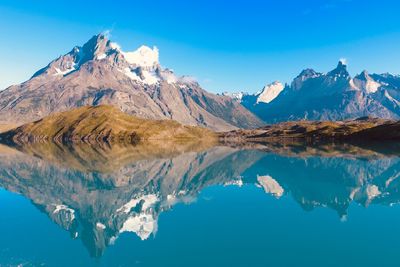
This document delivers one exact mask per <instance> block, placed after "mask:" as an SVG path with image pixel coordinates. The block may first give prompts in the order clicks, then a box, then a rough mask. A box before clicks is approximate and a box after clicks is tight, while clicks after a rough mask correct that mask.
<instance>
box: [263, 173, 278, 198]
mask: <svg viewBox="0 0 400 267" xmlns="http://www.w3.org/2000/svg"><path fill="white" fill-rule="evenodd" d="M257 182H258V183H259V185H260V186H261V187H262V188H263V189H264V191H265V193H268V194H271V195H273V196H275V197H276V198H280V197H281V196H283V193H284V192H285V190H284V189H283V188H282V186H281V185H280V184H279V183H278V182H277V181H276V180H275V179H274V178H272V177H271V176H269V175H265V176H257Z"/></svg>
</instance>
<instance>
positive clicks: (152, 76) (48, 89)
mask: <svg viewBox="0 0 400 267" xmlns="http://www.w3.org/2000/svg"><path fill="white" fill-rule="evenodd" d="M98 105H111V106H115V107H117V108H119V109H120V110H121V111H123V112H125V113H128V114H131V115H135V116H137V117H140V118H144V119H153V120H154V119H155V120H159V119H161V120H168V119H169V120H175V121H177V122H179V123H181V124H184V125H191V126H203V127H207V128H209V129H212V130H215V131H230V130H236V129H237V128H245V129H253V128H258V127H261V126H263V125H265V124H266V123H278V122H284V121H296V120H333V121H337V120H346V119H355V118H360V117H365V116H369V117H378V118H384V119H399V118H400V76H398V75H393V74H389V73H384V74H369V73H368V72H367V71H363V72H362V73H361V74H358V75H356V76H355V77H351V75H350V74H349V72H348V71H347V66H346V64H345V63H344V62H342V61H340V62H339V64H338V65H337V67H336V68H335V69H334V70H332V71H330V72H328V73H321V72H317V71H315V70H313V69H305V70H303V71H301V73H300V74H299V75H298V76H297V77H296V78H294V79H293V81H292V82H291V83H290V84H283V83H281V82H278V81H277V82H274V83H272V84H269V85H267V86H265V87H264V88H263V89H262V90H261V91H259V92H257V93H255V94H248V93H243V92H240V93H222V94H217V95H215V94H212V93H209V92H207V91H205V90H204V89H203V88H202V87H201V86H200V85H199V83H197V82H196V81H195V80H194V79H193V78H191V77H189V76H181V77H179V76H177V75H176V74H175V73H174V72H173V71H172V70H170V69H168V68H164V67H162V66H161V65H160V62H159V51H158V49H157V48H156V47H153V48H150V47H147V46H141V47H140V48H138V49H137V50H136V51H133V52H125V51H123V50H122V48H121V47H120V46H119V45H118V44H117V43H115V42H112V41H110V40H109V39H108V38H107V36H105V35H104V34H98V35H95V36H93V37H92V38H91V39H90V40H89V41H88V42H86V43H85V44H84V45H83V46H76V47H74V48H73V49H72V50H71V51H70V52H68V53H67V54H65V55H62V56H60V57H58V58H57V59H55V60H53V61H52V62H50V63H49V64H48V65H47V66H46V67H44V68H42V69H40V70H38V71H37V72H36V73H35V74H34V75H33V76H32V77H31V78H30V79H29V80H28V81H26V82H23V83H21V84H18V85H13V86H10V87H9V88H6V89H5V90H3V91H0V124H1V125H5V124H8V125H20V124H23V123H27V122H32V121H36V120H39V119H42V118H44V117H46V116H48V115H50V114H53V113H56V112H62V111H67V110H70V109H74V108H77V107H81V106H98Z"/></svg>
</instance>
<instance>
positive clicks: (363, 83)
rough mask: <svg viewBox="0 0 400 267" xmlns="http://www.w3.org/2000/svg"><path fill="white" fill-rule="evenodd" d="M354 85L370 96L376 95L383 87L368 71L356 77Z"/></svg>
mask: <svg viewBox="0 0 400 267" xmlns="http://www.w3.org/2000/svg"><path fill="white" fill-rule="evenodd" d="M353 84H354V86H355V87H356V88H357V89H358V90H361V91H364V92H366V93H368V94H370V93H375V92H376V91H378V89H379V87H381V86H382V85H381V84H380V83H379V82H376V81H375V80H374V79H373V78H372V77H371V76H370V75H369V74H368V72H367V71H366V70H364V71H363V72H362V73H361V74H359V75H357V76H356V77H354V79H353Z"/></svg>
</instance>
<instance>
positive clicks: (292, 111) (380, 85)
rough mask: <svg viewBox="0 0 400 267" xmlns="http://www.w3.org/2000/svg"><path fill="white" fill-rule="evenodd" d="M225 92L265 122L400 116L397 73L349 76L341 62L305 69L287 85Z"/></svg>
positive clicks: (279, 84) (393, 117)
mask: <svg viewBox="0 0 400 267" xmlns="http://www.w3.org/2000/svg"><path fill="white" fill-rule="evenodd" d="M225 95H229V96H231V97H232V99H234V100H236V101H238V102H240V103H241V104H242V105H244V106H245V107H246V108H248V109H249V110H251V111H252V112H253V113H255V114H256V115H257V116H258V117H260V118H261V119H263V120H264V121H265V122H267V123H276V122H283V121H295V120H334V121H336V120H346V119H355V118H359V117H365V116H370V117H377V118H385V119H399V118H400V76H398V75H393V74H389V73H384V74H369V73H368V72H367V71H363V72H362V73H361V74H359V75H356V76H355V77H354V78H352V77H351V76H350V74H349V72H348V71H347V66H346V64H345V63H344V62H342V61H340V62H339V64H338V65H337V67H336V68H335V69H334V70H332V71H330V72H328V73H321V72H317V71H315V70H313V69H305V70H303V71H302V72H301V73H300V74H299V75H298V76H297V77H296V78H295V79H294V80H293V81H292V83H291V84H290V85H289V84H286V85H283V84H282V83H280V82H274V83H272V84H270V85H267V86H265V87H264V88H263V90H261V91H260V92H258V93H256V94H247V93H233V94H225Z"/></svg>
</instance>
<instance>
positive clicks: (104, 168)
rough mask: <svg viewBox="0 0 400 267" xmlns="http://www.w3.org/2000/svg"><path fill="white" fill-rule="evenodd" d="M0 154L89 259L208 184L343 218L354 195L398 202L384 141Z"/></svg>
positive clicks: (5, 173) (24, 190) (152, 225)
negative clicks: (250, 188) (284, 200)
mask: <svg viewBox="0 0 400 267" xmlns="http://www.w3.org/2000/svg"><path fill="white" fill-rule="evenodd" d="M0 154H1V155H0V187H3V188H5V189H6V190H8V191H11V192H15V193H19V194H22V195H23V196H25V197H26V198H28V199H30V200H31V201H32V203H33V204H34V205H35V206H36V207H37V208H38V209H40V210H41V211H43V212H44V213H46V214H47V216H48V217H49V218H50V219H51V220H53V221H54V222H55V223H57V224H58V225H59V226H60V227H62V228H64V229H65V230H67V231H69V232H70V235H71V238H77V239H81V240H82V242H83V243H84V245H85V246H86V248H87V249H88V251H89V253H90V255H91V256H92V257H100V256H101V255H102V254H103V253H104V251H105V249H106V248H107V247H108V246H110V245H112V244H114V243H115V242H116V240H117V239H118V238H119V236H120V235H121V234H122V233H124V232H133V233H135V234H136V235H137V236H138V237H139V238H140V239H141V240H146V239H148V238H149V237H150V236H151V235H154V234H155V233H156V232H157V230H158V219H159V216H160V214H161V213H163V212H167V211H168V210H170V209H171V208H172V207H174V205H176V204H177V203H186V204H190V203H192V202H193V201H195V199H196V197H197V196H198V194H199V192H201V191H202V190H204V189H205V188H207V187H210V186H237V187H243V186H244V187H243V188H245V187H246V186H256V187H259V188H260V190H263V191H264V192H265V193H266V194H270V195H272V196H274V197H275V198H282V197H284V196H288V197H290V198H292V199H294V200H295V201H296V202H297V203H298V204H299V205H300V206H301V207H302V208H303V209H304V210H306V211H311V210H314V209H315V208H318V207H323V208H328V209H332V210H334V211H335V212H337V214H338V219H341V220H345V219H346V217H347V211H348V207H349V206H350V204H351V203H352V202H354V203H358V204H360V205H362V206H365V207H368V206H369V205H375V204H381V205H392V204H395V203H398V202H399V201H400V193H399V188H400V185H399V179H397V178H398V177H399V176H400V159H399V158H398V157H397V153H396V151H393V150H390V149H386V148H382V147H372V148H367V147H359V146H352V145H326V146H318V147H304V146H300V145H290V146H281V145H280V146H273V145H255V146H253V147H247V148H243V147H240V148H235V147H228V146H216V147H202V146H201V145H198V144H175V145H165V144H164V145H160V146H153V147H149V146H140V145H139V146H118V145H113V146H111V145H106V144H104V145H103V146H96V147H94V146H90V145H84V144H82V145H73V146H72V145H70V146H61V145H56V144H32V145H29V146H24V147H17V148H10V147H5V146H2V147H0ZM243 190H245V189H243ZM159 231H163V229H159Z"/></svg>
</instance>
